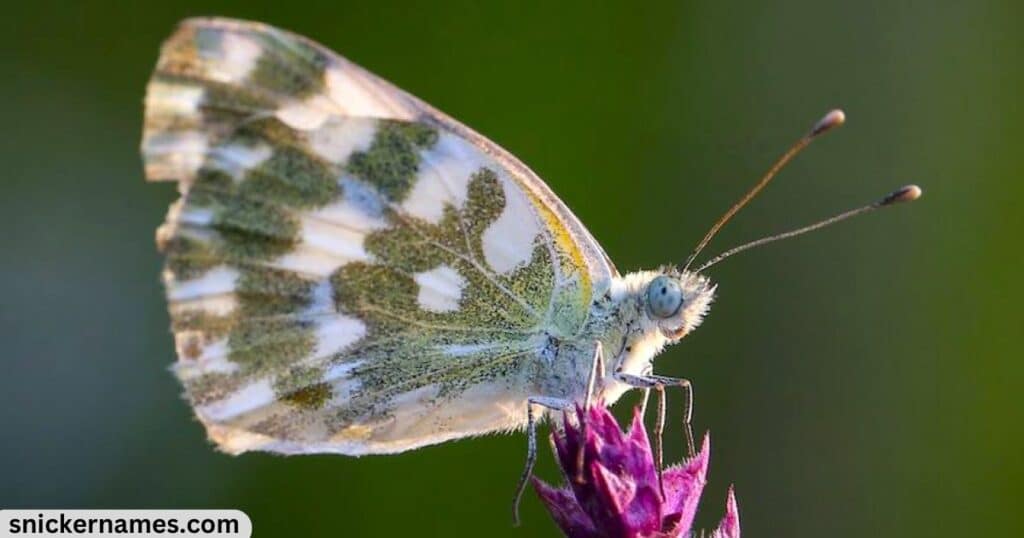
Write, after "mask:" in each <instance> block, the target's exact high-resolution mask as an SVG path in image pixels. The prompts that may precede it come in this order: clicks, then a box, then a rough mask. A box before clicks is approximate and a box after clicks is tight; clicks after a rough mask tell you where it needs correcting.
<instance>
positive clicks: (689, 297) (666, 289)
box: [643, 269, 716, 342]
mask: <svg viewBox="0 0 1024 538" xmlns="http://www.w3.org/2000/svg"><path fill="white" fill-rule="evenodd" d="M715 287H716V286H714V285H712V284H711V281H710V280H708V278H707V277H705V276H703V275H700V274H697V273H691V272H688V271H681V272H680V271H678V270H676V269H670V270H667V271H665V272H663V273H662V274H660V275H658V276H656V277H654V278H653V279H651V281H650V283H648V284H647V289H646V291H645V292H644V294H643V300H644V302H645V313H646V314H647V317H648V318H649V319H650V320H651V321H652V322H653V323H655V324H656V325H657V326H658V329H659V330H660V331H661V333H662V334H663V335H664V336H665V337H666V338H668V339H669V340H670V341H672V342H675V341H677V340H679V339H680V338H682V337H684V336H686V334H687V333H689V332H690V331H692V330H693V329H695V328H697V326H698V325H700V323H701V321H703V319H704V314H706V313H707V311H708V308H709V307H710V306H711V301H712V300H713V299H714V297H715Z"/></svg>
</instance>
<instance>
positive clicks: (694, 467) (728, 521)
mask: <svg viewBox="0 0 1024 538" xmlns="http://www.w3.org/2000/svg"><path fill="white" fill-rule="evenodd" d="M576 417H577V420H575V421H572V420H569V417H568V413H566V417H565V418H564V431H563V432H562V433H561V434H560V435H559V434H555V433H552V436H551V437H552V441H553V444H554V449H555V452H556V455H557V457H558V461H559V464H560V465H561V468H562V472H563V474H564V475H565V478H566V482H567V485H566V486H565V487H563V488H561V489H558V488H554V487H552V486H549V485H547V484H545V483H544V482H542V481H540V480H538V479H536V478H534V479H533V486H534V488H535V489H536V491H537V494H538V495H539V496H540V498H541V500H542V501H543V502H544V504H545V505H546V506H547V507H548V510H549V511H550V512H551V515H552V516H553V517H554V519H555V522H556V523H557V524H558V526H559V527H560V528H561V529H562V532H563V533H565V535H566V536H568V537H569V538H670V537H677V536H684V535H686V534H687V533H689V532H690V527H691V525H692V524H693V517H694V515H695V514H696V513H697V503H698V502H699V501H700V495H701V492H702V491H703V489H704V483H705V477H706V476H707V471H708V454H709V452H710V445H709V441H708V438H707V437H706V436H705V437H704V442H703V444H702V446H701V450H700V452H699V453H698V454H697V455H696V456H695V457H694V458H693V459H691V460H689V461H687V462H685V463H683V464H682V465H675V466H672V467H669V468H667V469H665V470H664V472H663V475H662V485H663V488H664V490H662V488H661V487H659V485H658V472H657V469H656V468H655V463H654V457H653V455H652V453H651V443H650V441H649V440H648V438H647V432H646V430H645V429H644V425H643V420H642V418H641V416H640V410H639V409H637V410H635V412H634V413H633V425H632V426H631V427H630V429H629V432H623V431H622V430H620V429H619V425H618V423H617V422H616V421H615V417H613V416H612V414H611V413H609V412H608V410H607V409H605V408H604V406H602V405H596V406H594V407H593V408H591V409H588V410H583V409H582V408H579V407H577V409H576ZM584 435H586V438H585V439H584ZM581 444H582V448H583V473H582V478H583V480H582V481H579V480H576V479H575V478H576V477H577V470H578V468H577V465H578V460H577V457H578V454H579V450H580V446H581ZM713 536H714V537H715V538H739V536H740V526H739V513H738V511H737V509H736V498H735V496H734V495H733V492H732V489H731V488H730V490H729V498H728V500H727V502H726V514H725V517H724V518H723V519H722V522H721V524H720V525H719V528H718V530H716V531H715V533H714V534H713Z"/></svg>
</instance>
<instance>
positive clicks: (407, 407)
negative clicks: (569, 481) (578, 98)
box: [143, 19, 614, 454]
mask: <svg viewBox="0 0 1024 538" xmlns="http://www.w3.org/2000/svg"><path fill="white" fill-rule="evenodd" d="M493 148H496V146H493V144H492V143H490V142H489V141H486V139H483V138H482V137H480V136H479V135H476V134H475V133H473V132H472V131H470V130H468V129H467V128H465V127H463V126H461V125H460V124H458V123H456V122H454V121H453V120H450V119H449V118H447V117H446V116H443V115H442V114H440V113H438V112H436V111H434V110H433V109H431V108H429V107H428V106H427V105H424V104H422V103H421V102H419V101H418V100H416V99H415V98H413V97H411V96H408V95H407V94H404V93H403V92H400V91H399V90H396V89H394V88H393V87H392V86H390V85H389V84H387V83H386V82H383V81H381V80H380V79H377V78H376V77H374V76H373V75H371V74H369V73H367V72H365V71H363V70H362V69H360V68H358V67H357V66H354V65H353V64H351V63H349V62H347V61H345V60H343V59H341V58H340V57H338V56H336V55H334V54H332V53H330V52H329V51H327V50H326V49H324V48H322V47H320V46H318V45H315V44H313V43H312V42H310V41H308V40H305V39H303V38H300V37H297V36H294V35H292V34H288V33H286V32H283V31H280V30H277V29H274V28H271V27H267V26H264V25H259V24H255V23H239V22H233V21H222V20H209V19H196V20H191V21H186V23H184V24H183V25H182V26H181V27H180V28H179V30H178V31H177V33H175V35H174V36H172V37H171V38H170V39H169V40H168V42H167V43H166V44H165V46H164V48H163V51H162V54H161V58H160V60H159V63H158V65H157V70H156V72H155V74H154V76H153V79H152V80H151V82H150V85H149V88H148V91H147V98H146V125H145V132H144V135H143V155H144V159H145V162H146V172H147V177H148V178H149V179H151V180H172V181H176V182H177V183H178V186H179V191H180V192H181V198H180V199H179V200H178V201H177V202H175V203H174V204H173V205H172V207H171V209H170V211H169V212H168V216H167V219H166V222H165V223H164V225H163V226H161V228H160V230H159V231H158V243H159V246H160V248H161V249H162V251H163V252H164V253H165V256H166V260H167V261H166V267H165V271H164V280H165V284H166V287H167V295H168V299H169V302H170V313H171V318H172V328H173V331H174V333H175V339H176V345H177V350H178V355H179V362H178V363H177V365H176V367H175V371H176V373H177V375H178V377H179V378H180V379H181V381H182V382H183V384H184V385H185V388H186V394H187V396H188V398H189V400H190V401H191V403H192V404H193V406H194V407H195V410H196V413H197V416H198V417H199V418H200V420H201V421H202V422H203V423H204V424H205V425H206V426H207V429H208V431H209V433H210V436H211V438H212V439H214V440H215V441H216V442H217V443H218V444H219V445H220V446H221V447H222V448H223V449H225V450H227V451H230V452H241V451H245V450H270V451H278V452H287V453H296V452H340V453H347V454H362V453H375V452H395V451H401V450H405V449H408V448H413V447H416V446H421V445H424V444H430V443H435V442H440V441H443V440H446V439H450V438H455V437H461V436H466V435H473V434H480V433H485V432H489V431H495V430H501V429H510V428H515V427H519V426H520V425H521V424H522V421H523V419H524V418H525V417H524V416H523V413H524V412H525V407H524V405H525V398H526V397H528V396H530V395H532V394H534V393H535V391H536V390H537V384H538V383H540V382H541V380H542V379H543V378H545V376H549V375H550V374H551V371H550V369H551V368H552V365H550V364H546V363H545V362H544V360H543V358H544V357H543V356H542V355H543V353H542V351H543V350H544V349H545V348H546V346H547V347H549V346H550V345H551V338H553V336H552V335H555V336H558V335H564V336H570V335H573V334H576V333H577V332H578V331H579V330H580V329H581V327H582V326H583V323H584V322H585V320H586V316H587V312H588V308H589V305H590V303H591V301H592V299H593V297H594V295H595V294H596V293H601V292H603V291H602V290H603V288H604V287H606V286H607V281H608V279H609V277H610V275H611V274H612V273H613V271H614V270H613V269H611V268H610V266H609V265H608V264H607V262H606V261H605V257H604V255H603V253H602V252H601V251H600V249H599V247H597V246H596V243H594V242H593V240H592V239H591V238H590V236H589V234H587V233H586V231H585V230H584V229H583V228H582V226H581V225H580V224H579V223H578V221H576V220H575V218H574V217H572V215H571V213H569V212H568V210H567V209H565V208H564V206H563V205H562V204H561V202H559V201H558V200H557V198H554V195H553V194H551V193H550V191H549V190H548V189H547V187H546V186H544V185H543V183H541V182H540V181H539V180H537V179H536V177H535V176H533V175H532V172H529V171H528V170H527V169H525V167H524V166H522V165H521V164H519V163H518V161H515V160H514V158H512V157H511V156H509V155H507V153H505V152H504V151H503V150H500V148H498V150H494V149H493ZM499 150H500V151H499ZM556 366H557V365H556ZM545 368H547V369H548V370H545Z"/></svg>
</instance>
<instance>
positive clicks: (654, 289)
mask: <svg viewBox="0 0 1024 538" xmlns="http://www.w3.org/2000/svg"><path fill="white" fill-rule="evenodd" d="M682 304H683V290H681V289H680V288H679V282H677V281H676V279H674V278H671V277H667V276H659V277H657V278H655V279H654V280H652V281H651V283H650V284H649V285H648V286H647V309H648V310H650V312H651V315H653V316H654V317H656V318H662V319H664V318H668V317H672V316H673V315H674V314H675V313H676V312H678V311H679V307H680V306H682Z"/></svg>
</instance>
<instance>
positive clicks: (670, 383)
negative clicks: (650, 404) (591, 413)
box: [615, 372, 694, 483]
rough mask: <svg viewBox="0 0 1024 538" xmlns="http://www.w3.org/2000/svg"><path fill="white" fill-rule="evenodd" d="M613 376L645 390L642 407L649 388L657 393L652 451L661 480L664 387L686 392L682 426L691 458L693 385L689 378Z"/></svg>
mask: <svg viewBox="0 0 1024 538" xmlns="http://www.w3.org/2000/svg"><path fill="white" fill-rule="evenodd" d="M615 378H616V379H617V380H619V381H620V382H622V383H625V384H627V385H629V386H631V387H636V388H641V389H644V391H645V397H644V404H645V405H644V407H646V400H647V398H646V395H647V394H649V391H650V390H651V389H654V390H655V391H656V392H657V393H658V418H657V421H656V422H655V425H654V452H655V462H656V463H657V467H658V482H659V483H660V482H661V474H662V467H663V458H664V456H663V454H664V451H663V448H664V443H663V437H664V433H665V414H666V413H665V388H666V387H679V388H681V389H683V391H684V393H685V394H686V396H685V399H686V407H685V413H684V428H685V430H686V453H687V456H688V457H690V458H692V457H693V456H694V446H693V431H692V430H691V428H690V422H691V419H692V416H693V386H692V385H691V384H690V381H689V380H686V379H679V378H675V377H666V376H660V375H633V374H626V373H623V372H618V373H616V374H615Z"/></svg>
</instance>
